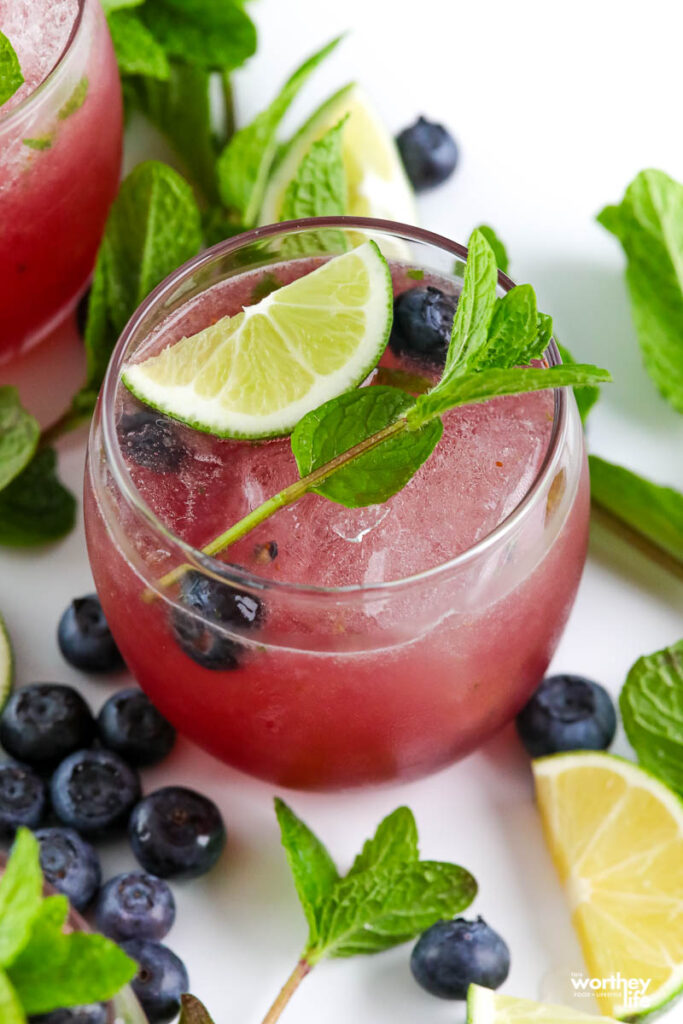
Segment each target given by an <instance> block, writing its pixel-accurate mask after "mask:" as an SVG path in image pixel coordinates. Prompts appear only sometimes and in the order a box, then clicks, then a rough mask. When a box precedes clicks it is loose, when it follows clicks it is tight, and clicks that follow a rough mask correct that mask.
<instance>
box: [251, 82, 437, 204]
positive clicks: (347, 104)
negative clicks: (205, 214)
mask: <svg viewBox="0 0 683 1024" xmlns="http://www.w3.org/2000/svg"><path fill="white" fill-rule="evenodd" d="M346 116H348V120H347V122H346V124H345V125H344V133H343V136H342V155H343V159H344V169H345V171H346V182H347V188H348V196H347V213H348V214H349V215H350V216H353V217H377V218H379V219H383V220H395V221H403V222H404V223H407V224H416V223H417V210H416V208H415V197H414V194H413V189H412V187H411V185H410V182H409V181H408V177H407V175H406V172H405V170H404V169H403V164H402V162H401V157H400V156H399V152H398V149H397V148H396V144H395V143H394V140H393V139H392V137H391V136H390V135H389V133H388V132H387V130H386V128H385V127H384V125H383V123H382V121H381V119H380V117H379V115H378V114H377V113H376V112H375V111H374V110H373V109H372V106H371V104H370V101H369V100H368V98H367V96H365V94H364V93H363V91H362V90H361V89H360V88H359V87H358V86H357V85H356V84H355V83H352V84H351V85H347V86H345V87H344V88H343V89H340V90H339V92H336V93H335V94H334V96H331V97H330V99H328V100H326V101H325V103H323V104H322V106H320V107H318V109H317V110H316V111H315V113H314V114H312V116H311V117H310V118H309V119H308V121H306V123H305V124H304V125H303V127H302V128H300V129H299V131H298V132H297V133H296V135H294V137H293V138H292V139H291V140H290V142H289V143H287V144H286V146H285V149H284V151H283V153H282V156H281V158H280V160H279V162H278V163H277V165H276V167H275V170H274V171H273V172H272V174H271V176H270V180H269V182H268V185H267V186H266V191H265V195H264V197H263V202H262V204H261V211H260V213H259V223H260V224H275V223H276V222H277V221H279V220H280V212H281V210H282V203H283V200H284V196H285V192H286V191H287V186H288V185H289V183H290V182H291V181H292V180H293V179H294V178H295V177H296V173H297V170H298V167H299V164H300V163H301V161H302V159H303V158H304V156H305V155H306V153H307V152H308V151H309V149H310V148H311V146H312V145H313V143H314V142H317V140H318V139H319V138H321V137H322V136H323V135H324V134H325V132H327V131H329V129H330V128H333V127H334V126H335V125H336V124H338V123H339V121H341V119H342V118H343V117H346Z"/></svg>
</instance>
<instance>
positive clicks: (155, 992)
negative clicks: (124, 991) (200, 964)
mask: <svg viewBox="0 0 683 1024" xmlns="http://www.w3.org/2000/svg"><path fill="white" fill-rule="evenodd" d="M122 945H123V949H124V950H125V951H126V953H127V954H128V956H129V957H131V958H132V959H133V960H137V962H138V964H139V970H138V973H137V976H136V977H135V978H133V980H132V982H131V983H130V987H131V988H132V989H133V992H134V993H135V995H136V996H137V997H138V999H139V1001H140V1005H141V1006H142V1009H143V1010H144V1011H145V1014H146V1015H147V1018H148V1020H149V1024H165V1022H167V1021H170V1020H173V1018H174V1017H175V1016H176V1015H177V1014H178V1012H179V1010H180V997H181V995H182V994H183V992H187V990H188V989H189V987H190V981H189V978H188V976H187V970H186V968H185V965H184V963H183V962H182V960H181V959H180V957H177V956H176V955H175V953H172V952H171V950H170V949H169V948H168V946H163V945H162V944H161V943H160V942H151V941H150V940H149V939H130V941H129V942H124V943H122Z"/></svg>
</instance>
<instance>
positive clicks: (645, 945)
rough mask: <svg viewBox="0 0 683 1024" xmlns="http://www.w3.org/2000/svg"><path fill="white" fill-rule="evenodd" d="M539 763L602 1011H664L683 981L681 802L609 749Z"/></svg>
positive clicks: (546, 810)
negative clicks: (598, 986)
mask: <svg viewBox="0 0 683 1024" xmlns="http://www.w3.org/2000/svg"><path fill="white" fill-rule="evenodd" d="M533 770H534V776H535V780H536V794H537V798H538V804H539V807H540V810H541V816H542V818H543V827H544V830H545V833H546V838H547V840H548V845H549V846H550V851H551V853H552V856H553V859H554V861H555V865H556V867H557V870H558V872H559V875H560V878H561V879H562V881H563V882H564V884H565V886H566V888H567V893H568V896H569V901H570V905H571V910H572V919H573V922H574V925H575V927H576V929H577V931H578V934H579V938H580V940H581V945H582V947H583V953H584V957H585V960H586V966H587V967H588V973H589V975H590V978H591V980H593V979H598V980H599V984H600V988H599V989H598V990H597V991H595V996H596V999H597V1001H598V1005H599V1007H600V1011H601V1012H602V1013H604V1014H611V1015H612V1016H613V1017H617V1018H622V1019H623V1018H636V1017H640V1016H643V1015H644V1014H646V1013H650V1012H652V1011H653V1010H656V1009H659V1007H661V1006H662V1005H663V1004H664V1003H666V1002H668V1001H669V1000H670V999H673V998H674V996H675V995H676V994H677V993H678V992H679V991H680V990H681V988H682V987H683V801H681V800H680V799H679V797H678V796H676V794H675V793H673V792H672V791H671V790H670V789H667V788H666V786H664V785H663V784H662V783H661V782H659V780H658V779H656V778H655V777H654V776H653V775H650V774H649V772H646V771H644V770H643V769H642V768H639V767H638V766H637V765H635V764H632V763H631V762H629V761H624V760H622V759H621V758H618V757H613V756H611V755H610V754H601V753H593V752H577V753H571V754H557V755H554V756H553V757H546V758H541V759H539V760H537V761H534V763H533ZM610 979H612V980H611V981H610Z"/></svg>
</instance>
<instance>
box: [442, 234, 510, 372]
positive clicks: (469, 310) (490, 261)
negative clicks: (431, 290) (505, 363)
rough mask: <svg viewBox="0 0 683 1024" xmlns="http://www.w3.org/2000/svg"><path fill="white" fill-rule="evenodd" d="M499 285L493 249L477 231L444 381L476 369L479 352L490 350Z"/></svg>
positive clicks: (469, 248) (472, 239)
mask: <svg viewBox="0 0 683 1024" xmlns="http://www.w3.org/2000/svg"><path fill="white" fill-rule="evenodd" d="M497 282H498V271H497V269H496V257H495V255H494V252H493V249H492V248H491V246H490V245H489V243H488V242H487V241H486V239H485V238H484V236H483V235H482V234H481V232H480V231H473V232H472V234H471V235H470V238H469V242H468V243H467V264H466V266H465V279H464V281H463V286H462V292H461V293H460V298H459V299H458V308H457V310H456V312H455V319H454V320H453V330H452V332H451V342H450V345H449V347H448V353H447V355H446V365H445V368H444V373H443V379H445V378H446V377H449V376H450V375H451V373H453V372H454V371H456V370H457V371H458V372H462V371H464V370H466V369H468V368H469V366H470V365H475V366H476V361H477V355H478V352H479V350H480V349H483V348H485V347H486V343H487V339H488V332H489V326H490V324H491V319H492V317H493V312H494V308H495V303H496V284H497Z"/></svg>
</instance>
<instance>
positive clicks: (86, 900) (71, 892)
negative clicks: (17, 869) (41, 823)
mask: <svg viewBox="0 0 683 1024" xmlns="http://www.w3.org/2000/svg"><path fill="white" fill-rule="evenodd" d="M36 839H37V840H38V843H39V844H40V866H41V868H42V869H43V875H44V876H45V881H46V882H49V884H50V885H51V886H52V887H53V889H56V890H57V891H58V892H61V893H63V894H64V895H65V896H66V897H68V900H69V903H71V905H72V907H75V909H76V910H81V911H82V910H85V909H86V907H88V906H89V904H90V903H91V902H92V900H93V898H94V896H95V894H96V892H97V890H98V889H99V887H100V882H101V880H102V871H101V868H100V859H99V857H98V856H97V853H96V852H95V850H94V849H93V847H92V846H91V845H90V843H87V842H86V841H85V839H82V838H81V836H79V834H78V832H75V831H74V830H73V829H72V828H41V829H38V831H37V832H36Z"/></svg>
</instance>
